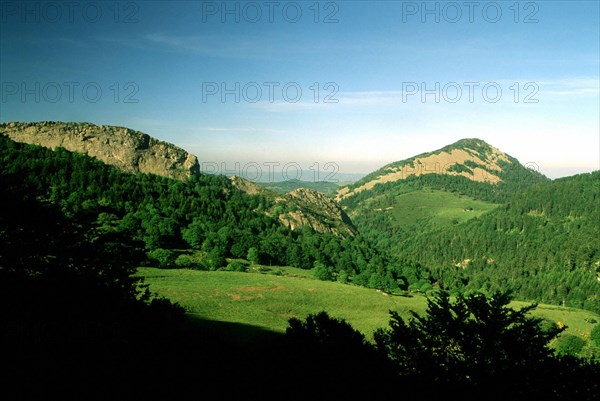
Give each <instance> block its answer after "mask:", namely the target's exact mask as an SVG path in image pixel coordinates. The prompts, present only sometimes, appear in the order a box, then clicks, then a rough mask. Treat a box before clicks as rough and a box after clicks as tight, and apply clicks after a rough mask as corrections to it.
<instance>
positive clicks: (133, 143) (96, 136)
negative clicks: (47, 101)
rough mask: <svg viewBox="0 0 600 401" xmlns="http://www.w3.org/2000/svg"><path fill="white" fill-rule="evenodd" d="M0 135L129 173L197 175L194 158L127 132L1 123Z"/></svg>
mask: <svg viewBox="0 0 600 401" xmlns="http://www.w3.org/2000/svg"><path fill="white" fill-rule="evenodd" d="M0 132H3V133H5V134H6V135H8V137H9V138H11V139H12V140H14V141H16V142H24V143H28V144H34V145H40V146H43V147H47V148H52V149H54V148H57V147H61V148H65V149H67V150H69V151H71V152H77V153H83V154H86V155H88V156H91V157H95V158H96V159H98V160H100V161H102V162H104V163H106V164H110V165H112V166H115V167H117V168H118V169H120V170H122V171H126V172H129V173H149V174H156V175H160V176H163V177H168V178H174V179H179V180H181V179H185V178H188V177H190V176H192V175H198V174H200V166H199V164H198V159H197V158H196V156H194V155H192V154H189V153H187V152H186V151H185V150H183V149H181V148H179V147H177V146H175V145H172V144H170V143H167V142H162V141H159V140H157V139H155V138H152V137H150V136H149V135H146V134H144V133H143V132H140V131H134V130H131V129H129V128H123V127H114V126H107V125H94V124H90V123H62V122H50V121H45V122H35V123H17V122H11V123H5V124H0Z"/></svg>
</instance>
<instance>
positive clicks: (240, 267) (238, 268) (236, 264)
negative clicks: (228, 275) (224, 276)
mask: <svg viewBox="0 0 600 401" xmlns="http://www.w3.org/2000/svg"><path fill="white" fill-rule="evenodd" d="M225 270H227V271H230V272H234V271H235V272H245V271H246V265H244V263H242V262H240V261H239V260H232V261H231V262H229V264H228V265H227V267H225Z"/></svg>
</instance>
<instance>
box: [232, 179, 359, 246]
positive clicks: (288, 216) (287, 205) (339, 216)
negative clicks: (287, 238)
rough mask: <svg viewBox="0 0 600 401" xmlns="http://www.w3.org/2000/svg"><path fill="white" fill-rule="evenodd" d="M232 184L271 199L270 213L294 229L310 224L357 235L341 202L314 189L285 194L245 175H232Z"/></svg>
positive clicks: (330, 231) (335, 232) (318, 229)
mask: <svg viewBox="0 0 600 401" xmlns="http://www.w3.org/2000/svg"><path fill="white" fill-rule="evenodd" d="M230 180H231V183H232V185H233V186H234V187H235V188H237V189H239V190H240V191H242V192H244V193H246V194H248V195H260V196H263V197H266V198H268V199H271V200H272V201H273V204H274V206H273V207H272V208H271V210H268V211H267V212H266V214H268V215H269V216H273V217H277V219H279V221H280V222H281V223H282V224H283V225H285V226H287V227H289V228H290V229H291V230H299V229H302V227H305V226H308V227H310V228H311V229H313V230H314V231H316V232H318V233H327V234H333V235H335V236H338V237H349V236H354V235H356V229H355V228H354V225H353V224H352V221H351V220H350V218H349V217H348V215H347V214H346V212H344V211H343V210H342V208H341V207H340V204H339V203H338V202H337V201H335V200H333V199H331V198H329V197H328V196H327V195H325V194H323V193H321V192H319V191H315V190H314V189H307V188H298V189H295V190H293V191H291V192H288V193H287V194H285V195H279V194H278V193H276V192H274V191H271V190H270V189H267V188H264V187H263V186H261V185H259V184H256V183H254V182H252V181H249V180H246V179H245V178H242V177H236V176H234V177H231V178H230Z"/></svg>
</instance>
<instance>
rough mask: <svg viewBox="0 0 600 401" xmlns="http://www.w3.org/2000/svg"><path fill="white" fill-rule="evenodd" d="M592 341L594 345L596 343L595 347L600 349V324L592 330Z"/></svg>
mask: <svg viewBox="0 0 600 401" xmlns="http://www.w3.org/2000/svg"><path fill="white" fill-rule="evenodd" d="M590 340H592V343H594V345H597V346H598V347H600V324H596V325H595V326H594V328H593V329H592V333H591V335H590Z"/></svg>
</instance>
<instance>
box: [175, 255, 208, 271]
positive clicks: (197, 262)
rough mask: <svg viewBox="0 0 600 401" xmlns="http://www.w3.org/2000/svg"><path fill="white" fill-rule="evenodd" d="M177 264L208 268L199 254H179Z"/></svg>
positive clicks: (193, 267)
mask: <svg viewBox="0 0 600 401" xmlns="http://www.w3.org/2000/svg"><path fill="white" fill-rule="evenodd" d="M175 266H177V267H180V268H184V269H199V270H208V266H206V263H204V261H203V259H202V258H201V257H199V256H197V255H187V254H184V255H179V256H178V257H177V259H175Z"/></svg>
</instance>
